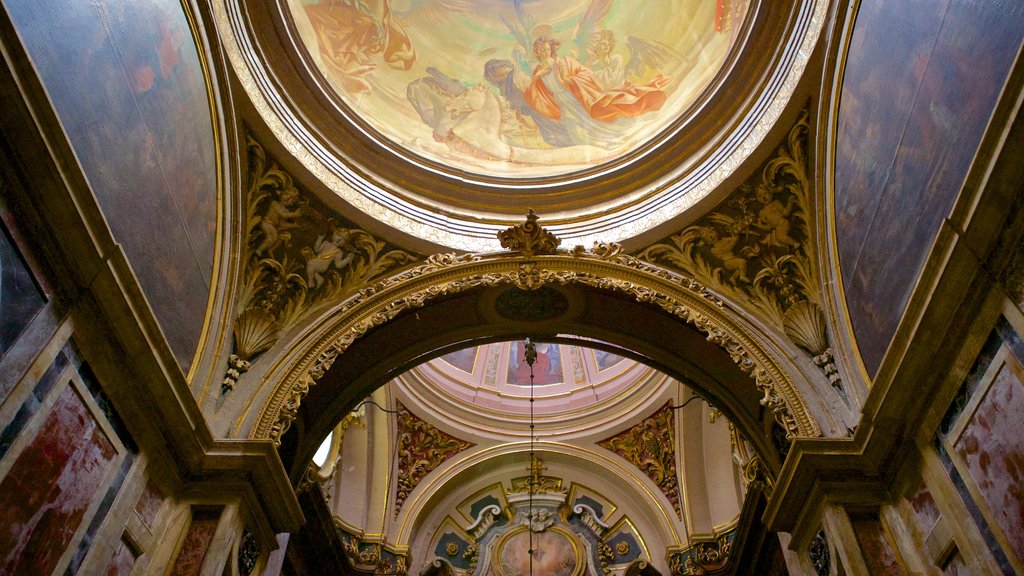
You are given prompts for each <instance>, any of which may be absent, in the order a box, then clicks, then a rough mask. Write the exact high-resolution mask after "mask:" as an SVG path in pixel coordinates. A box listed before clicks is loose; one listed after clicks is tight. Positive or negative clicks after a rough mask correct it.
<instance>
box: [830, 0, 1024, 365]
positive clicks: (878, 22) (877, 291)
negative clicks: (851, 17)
mask: <svg viewBox="0 0 1024 576" xmlns="http://www.w3.org/2000/svg"><path fill="white" fill-rule="evenodd" d="M1022 37H1024V6H1022V5H1020V3H1018V2H1007V1H994V2H966V1H959V0H885V1H881V2H862V3H861V4H860V9H859V12H858V14H857V19H856V24H855V28H854V33H853V38H852V41H851V45H850V51H849V54H848V58H847V62H846V69H845V77H844V79H843V86H842V92H841V101H840V106H839V118H838V136H837V142H836V154H835V174H834V175H835V210H836V227H837V230H836V238H837V251H838V254H839V263H840V268H841V274H842V280H843V285H844V288H845V291H846V303H847V306H848V308H849V313H850V318H851V322H852V323H853V328H854V333H855V336H856V340H857V344H858V346H859V348H860V351H861V354H862V357H863V360H864V363H865V365H866V367H867V369H868V371H869V372H871V373H872V374H873V373H874V372H876V371H877V369H878V367H879V364H880V363H881V361H882V356H883V355H884V354H885V350H886V349H887V348H888V345H889V342H890V341H891V340H892V337H893V335H894V334H895V331H896V327H897V325H898V323H899V321H900V317H901V316H902V314H903V311H904V309H905V308H906V305H907V301H908V299H909V297H910V293H911V291H912V289H913V287H914V285H915V282H916V281H917V278H918V276H919V274H920V272H921V269H922V266H923V264H924V261H925V258H926V257H927V254H928V250H929V249H930V247H931V244H932V242H933V241H934V238H935V236H936V234H937V233H938V230H939V226H940V225H941V223H942V220H943V218H945V217H947V216H948V215H949V213H950V210H951V209H952V206H953V202H954V201H955V199H956V196H957V193H958V192H959V190H960V187H961V186H962V184H963V181H964V178H965V176H966V175H967V170H968V168H969V167H970V163H971V161H972V160H973V158H974V155H975V153H976V151H977V148H978V145H979V143H980V141H981V137H982V135H983V133H984V130H985V127H986V125H987V123H988V120H989V117H990V114H991V111H992V109H993V106H994V105H995V103H996V101H997V99H998V95H999V93H1000V90H1001V88H1002V86H1003V84H1004V82H1005V80H1006V77H1007V75H1008V73H1009V69H1010V66H1011V65H1012V63H1013V61H1014V58H1015V56H1016V55H1017V52H1018V50H1019V48H1020V46H1021V41H1022Z"/></svg>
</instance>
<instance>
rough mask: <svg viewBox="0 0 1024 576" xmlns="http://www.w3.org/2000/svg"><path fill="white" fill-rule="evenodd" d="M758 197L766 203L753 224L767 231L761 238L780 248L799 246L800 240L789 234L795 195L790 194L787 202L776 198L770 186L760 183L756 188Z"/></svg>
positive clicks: (764, 241)
mask: <svg viewBox="0 0 1024 576" xmlns="http://www.w3.org/2000/svg"><path fill="white" fill-rule="evenodd" d="M755 193H756V195H757V199H758V200H759V201H760V202H761V203H762V204H764V206H763V207H762V208H761V210H759V211H758V213H757V220H756V221H755V222H754V223H753V226H754V227H755V228H757V229H758V230H761V231H763V232H766V234H765V236H764V238H763V239H762V240H761V242H762V243H763V244H766V245H768V246H776V247H779V248H793V249H796V248H799V247H800V242H798V241H797V240H796V239H795V238H793V237H792V236H790V235H789V226H790V224H789V216H790V214H792V213H793V201H794V200H795V197H794V196H790V197H789V198H788V199H787V201H786V203H785V204H783V203H782V201H781V200H779V199H778V198H775V197H774V196H775V195H774V194H773V193H772V190H771V189H770V188H769V187H768V186H764V185H759V186H758V187H757V190H756V192H755Z"/></svg>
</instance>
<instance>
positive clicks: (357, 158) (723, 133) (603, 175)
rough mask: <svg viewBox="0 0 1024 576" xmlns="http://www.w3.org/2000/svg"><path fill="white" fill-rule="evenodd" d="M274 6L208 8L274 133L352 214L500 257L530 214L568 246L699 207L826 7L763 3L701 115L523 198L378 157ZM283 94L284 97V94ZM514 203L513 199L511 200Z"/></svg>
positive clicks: (761, 129)
mask: <svg viewBox="0 0 1024 576" xmlns="http://www.w3.org/2000/svg"><path fill="white" fill-rule="evenodd" d="M279 4H280V1H279V2H274V3H267V4H266V5H261V6H257V5H253V6H252V7H249V6H246V5H243V3H241V2H239V1H238V0H219V1H217V2H214V4H213V10H214V17H215V20H216V23H217V27H218V29H219V30H221V34H222V39H223V47H224V50H225V53H226V54H227V56H228V60H229V61H230V62H231V64H232V66H233V68H234V70H235V72H236V74H237V76H238V79H239V82H240V84H241V86H242V88H243V90H244V91H245V92H246V94H247V95H248V96H249V98H250V100H251V101H252V103H253V106H254V108H255V109H256V111H257V112H258V113H259V115H260V116H261V117H262V119H263V120H264V121H265V122H266V124H267V126H268V127H269V129H270V131H271V132H272V133H273V134H274V135H275V137H276V138H277V139H278V140H279V141H280V142H281V144H282V145H283V146H284V148H285V149H287V151H288V152H289V153H290V154H291V155H292V156H294V157H295V158H296V159H297V160H298V161H299V162H301V163H302V165H303V166H304V168H306V169H307V170H308V171H309V172H310V173H311V174H313V175H314V176H315V178H316V179H318V180H319V181H320V182H321V183H322V184H323V185H324V187H325V188H326V189H328V190H330V191H332V192H334V193H335V194H337V196H338V197H339V198H340V199H341V201H342V202H344V203H345V204H347V205H349V206H351V207H354V208H356V209H358V210H360V211H361V212H363V213H364V214H365V215H367V216H369V217H372V218H374V219H376V220H379V221H381V222H383V223H384V224H386V225H388V226H391V227H393V228H395V229H398V230H401V231H403V232H404V233H407V234H409V235H411V236H414V237H416V238H420V239H422V240H424V241H426V242H432V243H434V244H437V245H442V246H450V247H452V248H456V249H462V250H467V251H476V252H483V251H488V250H495V249H497V245H496V243H495V241H494V233H495V232H497V231H498V230H499V229H501V228H503V227H505V226H507V225H509V224H513V223H515V222H516V221H517V220H518V218H519V214H521V213H522V211H523V210H524V209H525V208H527V207H531V206H532V207H534V208H537V209H542V210H543V211H544V212H545V213H546V214H549V217H550V220H549V223H550V227H551V229H552V231H554V232H555V233H557V234H558V235H559V236H560V237H562V238H563V239H566V240H571V241H573V242H582V243H590V242H592V241H596V240H612V241H620V240H624V239H627V238H632V237H635V236H637V235H639V234H641V233H643V232H646V231H648V230H651V229H652V228H654V227H655V226H657V225H659V224H663V223H665V222H667V221H668V220H670V219H672V218H675V217H677V216H679V215H680V214H682V213H683V212H684V211H686V210H688V209H690V208H692V207H694V206H695V205H697V203H698V202H700V201H701V200H702V199H704V198H705V197H707V196H708V195H709V194H711V193H712V192H713V191H714V190H715V189H716V188H718V187H719V186H720V185H722V184H723V183H724V182H726V180H727V179H728V178H729V177H730V176H731V175H732V174H733V173H734V172H735V171H736V170H737V169H738V168H739V167H740V166H741V165H742V164H743V163H744V162H745V161H746V160H747V159H748V158H749V157H750V156H751V154H753V153H754V151H755V150H756V149H757V148H758V147H759V146H760V145H761V144H762V142H763V140H764V138H765V137H766V136H767V134H768V133H769V131H770V130H771V129H772V127H773V126H774V125H775V123H776V121H777V120H778V119H779V117H780V116H781V114H782V112H783V110H784V109H785V108H786V107H787V106H788V105H789V101H790V98H791V97H792V95H793V93H794V92H795V90H796V86H797V83H798V81H799V80H800V78H801V76H802V75H803V72H804V69H805V68H806V65H807V63H808V61H809V59H810V57H811V53H812V52H813V48H814V46H815V45H816V44H817V41H818V38H819V35H820V33H821V30H822V29H823V27H824V25H825V22H826V20H827V13H828V4H829V3H828V2H827V0H799V1H798V2H795V3H771V2H762V3H761V4H758V7H757V10H756V11H755V12H756V13H755V14H754V15H753V16H752V18H754V19H755V23H754V25H753V27H752V28H751V30H753V31H755V32H756V33H755V37H752V39H751V40H749V42H748V45H747V48H746V49H745V50H744V54H743V55H742V56H740V57H738V58H737V61H736V62H735V63H734V64H733V65H732V66H731V67H730V69H729V70H728V71H727V72H726V74H727V75H728V78H726V79H725V80H724V81H723V83H721V84H719V88H718V89H717V91H715V92H713V93H711V94H708V95H705V97H704V98H703V100H701V102H700V103H699V104H697V105H695V106H694V108H693V116H692V119H693V121H692V122H691V121H687V122H685V123H684V124H685V125H683V126H679V127H677V128H673V129H670V130H667V131H666V133H665V135H664V137H659V139H658V140H657V143H656V144H652V145H651V146H650V147H648V148H647V149H645V150H644V151H643V153H642V154H640V155H639V156H637V157H636V158H634V159H633V160H630V161H628V162H625V163H623V164H622V165H620V166H614V167H612V168H611V169H610V170H598V171H596V172H595V173H593V174H585V175H584V176H579V177H575V178H567V179H563V180H562V181H557V182H552V181H537V182H532V181H530V182H524V183H522V184H521V185H520V186H519V188H516V187H515V186H513V185H512V184H509V183H478V182H474V181H471V180H470V179H469V178H468V176H466V175H464V174H456V175H442V174H440V173H438V172H437V171H436V170H434V169H431V167H429V166H426V165H420V164H415V163H412V162H411V161H410V160H408V159H406V158H401V157H399V155H397V154H390V153H383V154H382V153H381V150H382V148H381V146H380V144H379V143H375V142H373V141H372V139H371V138H370V137H369V136H368V133H367V132H366V130H365V129H363V128H362V127H360V126H357V125H354V124H353V123H352V122H344V121H341V120H339V118H342V117H344V116H345V115H344V114H341V112H340V109H338V107H337V105H336V103H333V102H326V101H324V100H323V99H322V98H320V99H319V100H317V98H318V97H314V96H311V94H314V93H316V94H322V93H323V90H322V89H321V87H320V84H322V82H321V81H319V80H317V78H315V77H314V76H315V75H312V74H310V72H309V71H308V70H306V69H305V68H304V67H303V66H304V65H303V64H302V63H301V62H300V63H296V62H295V61H293V58H294V54H291V51H289V50H288V49H286V47H285V46H284V45H283V44H282V42H289V41H291V40H289V39H288V38H287V37H288V35H289V34H290V32H288V31H287V30H285V29H284V28H286V27H284V26H283V24H282V20H281V17H280V10H281V8H280V6H279ZM762 32H763V33H764V35H763V36H758V35H757V34H759V33H762ZM292 40H293V39H292ZM268 43H269V44H268ZM755 44H756V46H755ZM299 77H301V78H299ZM282 86H285V87H290V91H289V93H288V94H287V95H285V94H283V93H282V90H283V88H282ZM296 99H299V100H302V104H301V105H297V104H296V103H295V101H296ZM296 108H297V109H296ZM313 108H316V110H313ZM311 119H313V120H311ZM314 120H315V121H314ZM320 124H323V125H320ZM677 129H678V131H677ZM466 189H471V190H472V193H471V194H469V197H471V198H472V199H473V200H474V202H475V203H474V204H473V205H469V204H467V205H465V206H457V205H455V204H453V203H448V202H443V201H441V200H439V198H441V195H443V194H447V195H448V196H450V197H451V198H453V200H452V202H454V198H455V197H456V196H460V195H463V192H462V190H466ZM509 195H513V196H515V197H516V198H517V199H516V200H515V201H514V202H510V203H505V201H504V198H505V197H506V196H509ZM545 199H547V200H545Z"/></svg>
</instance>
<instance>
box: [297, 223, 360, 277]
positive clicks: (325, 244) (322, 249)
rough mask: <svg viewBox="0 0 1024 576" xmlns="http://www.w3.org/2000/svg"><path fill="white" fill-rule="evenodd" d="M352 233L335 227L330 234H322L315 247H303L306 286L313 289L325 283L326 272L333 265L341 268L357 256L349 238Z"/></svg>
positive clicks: (314, 244)
mask: <svg viewBox="0 0 1024 576" xmlns="http://www.w3.org/2000/svg"><path fill="white" fill-rule="evenodd" d="M351 237H352V234H351V233H350V232H349V231H348V230H345V229H344V228H334V229H333V230H332V231H331V232H330V234H329V235H328V234H321V235H320V236H318V237H317V239H316V242H314V243H313V249H312V250H310V249H309V248H303V249H302V254H303V255H304V256H305V257H306V286H308V287H309V288H310V289H311V290H312V289H316V288H319V287H320V285H321V284H323V283H324V273H326V272H327V270H328V269H329V268H330V267H331V266H332V265H333V266H334V267H335V268H336V269H338V270H341V269H342V268H344V267H345V266H347V265H348V264H349V263H351V262H352V259H353V258H355V255H356V252H355V250H354V249H353V248H352V246H351V244H350V243H349V240H350V239H351Z"/></svg>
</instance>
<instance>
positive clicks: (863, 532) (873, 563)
mask: <svg viewBox="0 0 1024 576" xmlns="http://www.w3.org/2000/svg"><path fill="white" fill-rule="evenodd" d="M850 521H851V522H852V524H853V532H854V534H856V535H857V543H858V544H860V549H861V552H863V554H864V562H865V563H866V564H867V566H868V571H869V572H870V573H871V574H873V575H875V576H902V575H903V574H905V573H906V572H904V570H903V567H902V566H900V563H899V560H898V558H897V557H896V550H895V549H894V548H893V546H892V543H891V542H890V541H889V538H888V537H887V536H886V534H885V531H884V530H883V529H882V523H881V522H879V521H878V519H877V518H872V517H865V518H851V519H850Z"/></svg>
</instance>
